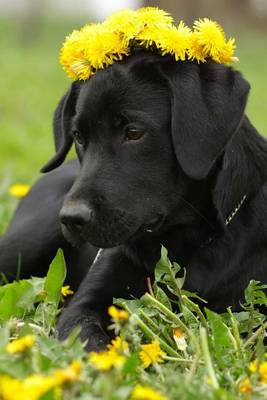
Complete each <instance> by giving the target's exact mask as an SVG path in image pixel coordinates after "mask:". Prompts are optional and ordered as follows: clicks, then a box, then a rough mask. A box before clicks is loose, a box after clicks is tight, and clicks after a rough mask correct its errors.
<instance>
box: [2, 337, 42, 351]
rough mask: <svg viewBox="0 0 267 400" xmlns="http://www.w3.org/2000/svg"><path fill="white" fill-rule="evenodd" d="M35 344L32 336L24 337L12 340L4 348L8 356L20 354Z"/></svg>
mask: <svg viewBox="0 0 267 400" xmlns="http://www.w3.org/2000/svg"><path fill="white" fill-rule="evenodd" d="M34 342H35V336H34V335H26V336H23V337H21V338H18V339H15V340H13V342H10V343H8V345H7V346H6V351H7V352H8V353H9V354H15V353H22V352H23V351H25V350H27V349H30V348H31V347H32V346H33V344H34Z"/></svg>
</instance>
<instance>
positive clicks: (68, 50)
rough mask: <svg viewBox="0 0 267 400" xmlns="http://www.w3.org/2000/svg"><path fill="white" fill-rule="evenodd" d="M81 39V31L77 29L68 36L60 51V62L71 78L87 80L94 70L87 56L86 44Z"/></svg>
mask: <svg viewBox="0 0 267 400" xmlns="http://www.w3.org/2000/svg"><path fill="white" fill-rule="evenodd" d="M81 39H82V35H81V32H80V31H77V30H74V31H73V32H72V33H71V34H70V35H69V36H67V37H66V39H65V41H64V43H63V45H62V48H61V51H60V64H61V65H62V67H63V69H64V70H65V71H66V73H67V75H68V76H69V77H70V78H72V79H81V80H86V79H89V78H90V76H91V75H92V73H93V72H92V67H91V65H90V63H89V61H88V60H87V59H86V57H85V50H86V44H85V43H84V42H83V41H82V40H81Z"/></svg>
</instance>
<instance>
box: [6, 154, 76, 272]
mask: <svg viewBox="0 0 267 400" xmlns="http://www.w3.org/2000/svg"><path fill="white" fill-rule="evenodd" d="M77 171H78V163H77V162H76V161H75V162H71V163H68V164H66V165H65V166H63V167H61V168H58V169H57V170H56V171H54V172H52V173H50V174H48V175H46V176H44V177H43V178H41V179H40V180H39V181H38V182H37V183H36V184H35V185H34V186H33V187H32V189H31V190H30V192H29V194H28V195H27V196H26V197H25V198H24V199H23V200H22V201H21V202H20V204H19V206H18V208H17V210H16V212H15V215H14V217H13V219H12V221H11V223H10V226H9V227H8V229H7V232H6V234H5V235H4V236H3V237H1V238H0V272H2V273H4V274H5V275H6V277H7V278H8V279H15V278H16V277H18V275H19V277H22V278H28V277H30V276H31V275H35V276H36V275H37V276H38V275H39V276H40V275H41V276H42V275H44V274H45V273H46V271H47V268H48V266H49V263H50V262H51V261H52V259H53V257H54V256H55V254H56V251H57V249H58V248H59V247H64V246H66V242H65V240H64V238H63V235H62V233H61V229H60V223H59V216H58V215H59V211H60V208H61V206H62V202H63V198H64V196H65V194H66V193H67V192H68V190H69V189H70V187H71V186H72V184H73V181H74V179H75V177H76V175H77Z"/></svg>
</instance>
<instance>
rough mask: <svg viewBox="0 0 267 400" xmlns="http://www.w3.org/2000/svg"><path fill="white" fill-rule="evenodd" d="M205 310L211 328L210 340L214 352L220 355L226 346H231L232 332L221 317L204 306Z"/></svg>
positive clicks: (232, 345)
mask: <svg viewBox="0 0 267 400" xmlns="http://www.w3.org/2000/svg"><path fill="white" fill-rule="evenodd" d="M205 312H206V315H207V318H208V321H209V323H210V326H211V330H212V334H213V335H212V341H213V344H214V351H215V353H216V354H217V355H218V356H219V357H221V356H222V355H223V354H224V352H225V349H226V348H233V349H234V344H233V340H232V334H231V331H230V329H229V328H228V327H227V326H226V325H225V323H224V322H223V319H222V317H221V316H220V315H219V314H216V313H215V312H213V311H211V310H208V309H207V308H205Z"/></svg>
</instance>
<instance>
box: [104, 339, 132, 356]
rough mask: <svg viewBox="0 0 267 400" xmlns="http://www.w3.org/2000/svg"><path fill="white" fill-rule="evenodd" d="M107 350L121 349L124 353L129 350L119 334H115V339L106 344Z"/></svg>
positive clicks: (116, 350)
mask: <svg viewBox="0 0 267 400" xmlns="http://www.w3.org/2000/svg"><path fill="white" fill-rule="evenodd" d="M108 350H109V351H115V352H116V353H117V352H119V351H123V352H125V353H128V352H129V344H128V342H126V341H125V340H122V338H121V337H120V336H117V337H116V338H115V339H113V340H112V341H111V344H109V345H108Z"/></svg>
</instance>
